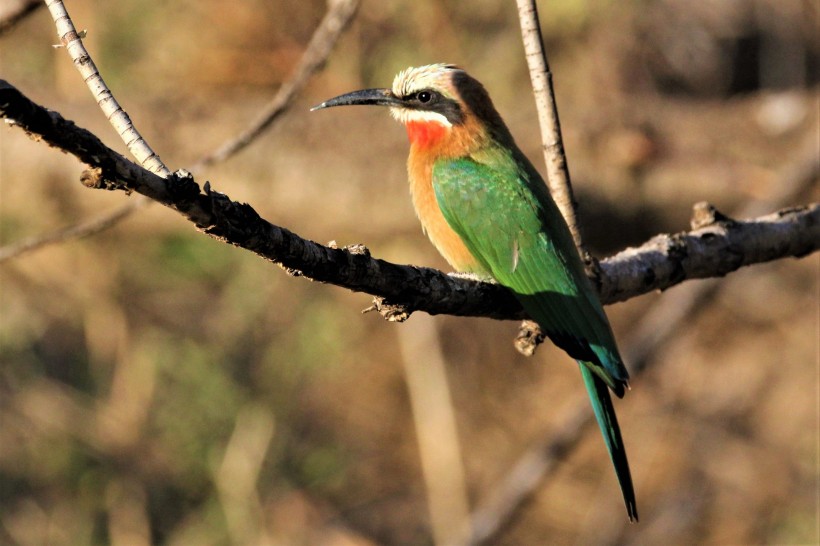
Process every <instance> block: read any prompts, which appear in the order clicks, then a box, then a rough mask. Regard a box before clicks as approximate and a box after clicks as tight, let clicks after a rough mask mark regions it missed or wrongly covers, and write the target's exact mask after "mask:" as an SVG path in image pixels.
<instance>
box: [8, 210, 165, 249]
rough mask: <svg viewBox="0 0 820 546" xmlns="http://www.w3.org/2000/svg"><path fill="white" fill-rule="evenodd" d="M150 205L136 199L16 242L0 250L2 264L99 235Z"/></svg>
mask: <svg viewBox="0 0 820 546" xmlns="http://www.w3.org/2000/svg"><path fill="white" fill-rule="evenodd" d="M150 203H151V200H150V199H143V198H140V199H134V200H133V201H129V202H128V203H126V204H125V205H123V206H121V207H119V208H117V209H114V210H113V211H111V212H109V213H106V214H104V215H102V216H99V217H97V218H92V219H91V220H88V221H85V222H81V223H79V224H73V225H70V226H67V227H64V228H61V229H58V230H55V231H52V232H49V233H46V234H40V235H35V236H33V237H28V238H26V239H22V240H20V241H16V242H15V243H12V244H9V245H6V246H4V247H2V248H0V263H3V262H5V261H6V260H10V259H12V258H16V257H17V256H19V255H21V254H25V253H26V252H31V251H32V250H37V249H38V248H41V247H44V246H47V245H52V244H55V243H62V242H65V241H69V240H71V239H81V238H83V237H88V236H89V235H93V234H95V233H99V232H100V231H103V230H105V229H108V228H109V227H111V226H113V225H116V224H118V223H120V221H121V220H123V219H125V218H127V217H128V216H130V215H131V213H132V212H134V211H137V210H139V209H141V208H143V207H145V206H147V205H149V204H150Z"/></svg>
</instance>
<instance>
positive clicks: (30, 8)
mask: <svg viewBox="0 0 820 546" xmlns="http://www.w3.org/2000/svg"><path fill="white" fill-rule="evenodd" d="M42 5H43V3H42V2H41V1H40V0H17V1H16V2H14V1H12V2H6V3H5V4H3V5H2V6H0V36H3V35H4V34H5V33H6V32H8V31H10V30H11V29H13V28H14V27H15V26H17V23H19V22H20V21H22V20H23V19H25V18H26V17H27V16H28V15H30V14H32V13H34V11H35V10H36V9H37V8H39V7H42Z"/></svg>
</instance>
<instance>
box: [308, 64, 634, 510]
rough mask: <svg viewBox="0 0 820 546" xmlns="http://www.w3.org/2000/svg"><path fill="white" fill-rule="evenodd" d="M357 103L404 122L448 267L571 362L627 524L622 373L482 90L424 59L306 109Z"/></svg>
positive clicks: (591, 295)
mask: <svg viewBox="0 0 820 546" xmlns="http://www.w3.org/2000/svg"><path fill="white" fill-rule="evenodd" d="M355 104H365V105H367V104H371V105H382V106H387V107H389V108H390V113H391V114H392V115H393V117H394V118H395V119H397V120H398V121H400V122H401V123H403V124H404V125H405V127H406V128H407V135H408V137H409V139H410V157H409V159H408V162H407V170H408V173H409V178H410V193H411V194H412V198H413V205H414V206H415V208H416V213H417V214H418V217H419V220H421V224H422V227H423V228H424V231H425V232H426V233H427V236H428V237H429V238H430V240H431V241H432V243H433V245H435V247H436V248H437V249H438V251H439V252H440V253H441V254H442V255H443V256H444V258H445V259H446V260H447V261H448V262H449V263H450V265H452V266H453V267H454V268H455V269H456V270H458V271H461V272H472V273H476V274H478V275H481V276H491V277H492V278H494V279H495V280H496V281H497V282H498V283H499V284H501V285H503V286H505V287H506V288H508V289H509V290H511V291H512V292H513V293H514V294H515V296H516V297H517V298H518V300H519V301H520V302H521V305H522V306H523V308H524V310H525V311H526V312H527V313H528V314H529V315H530V316H531V317H532V318H533V319H534V320H535V321H536V322H537V323H538V324H539V326H540V327H541V328H542V330H543V331H544V332H545V333H546V334H547V335H548V336H549V338H550V339H551V340H552V341H553V343H555V344H556V345H557V346H558V347H560V348H562V349H563V350H565V351H566V352H567V353H568V354H569V355H570V356H571V357H572V358H574V359H576V360H577V361H578V364H579V366H580V369H581V376H582V377H583V379H584V385H585V386H586V389H587V392H588V393H589V398H590V401H591V402H592V409H593V411H594V413H595V418H596V419H597V421H598V425H599V426H600V428H601V432H602V433H603V436H604V441H605V442H606V447H607V449H608V451H609V455H610V458H611V459H612V463H613V464H614V466H615V473H616V474H617V477H618V481H619V483H620V486H621V491H622V493H623V496H624V502H625V503H626V510H627V513H628V515H629V519H630V521H637V520H638V511H637V506H636V503H635V492H634V490H633V487H632V478H631V476H630V473H629V464H628V463H627V459H626V450H625V449H624V445H623V441H622V439H621V431H620V428H619V427H618V421H617V419H616V417H615V409H614V407H613V406H612V399H611V397H610V394H609V389H611V390H612V392H614V393H615V394H616V395H617V396H618V397H619V398H620V397H623V395H624V388H625V387H627V386H628V385H627V380H628V378H629V375H628V374H627V371H626V368H625V367H624V364H623V361H622V360H621V356H620V355H619V354H618V348H617V346H616V343H615V338H614V336H613V334H612V329H611V328H610V326H609V321H608V320H607V318H606V315H605V314H604V310H603V307H602V306H601V302H600V300H599V299H598V295H597V294H596V292H595V290H594V289H593V288H592V285H591V284H590V282H589V280H588V279H587V277H586V275H585V273H584V266H583V263H582V261H581V258H580V256H579V254H578V250H577V249H576V247H575V244H574V242H573V239H572V236H571V235H570V231H569V228H568V227H567V225H566V223H565V221H564V219H563V217H562V216H561V213H560V212H559V211H558V207H557V206H556V205H555V202H554V201H553V200H552V198H551V197H550V194H549V191H548V190H547V187H546V185H545V184H544V181H543V180H542V179H541V176H540V175H539V174H538V171H536V170H535V167H533V165H532V163H530V161H529V160H528V159H527V157H526V156H525V155H524V154H523V153H522V152H521V150H519V149H518V146H516V144H515V141H514V140H513V137H512V135H511V134H510V131H509V129H507V126H506V125H505V124H504V121H502V119H501V116H499V114H498V112H497V111H496V109H495V107H494V106H493V103H492V100H490V97H489V95H488V94H487V91H486V90H485V89H484V86H483V85H481V83H480V82H478V81H477V80H476V79H474V78H472V77H471V76H469V75H468V74H467V73H466V72H465V71H463V70H461V69H460V68H458V67H456V66H454V65H450V64H434V65H429V66H422V67H418V68H408V69H406V70H404V71H402V72H400V73H399V74H398V75H397V76H396V78H395V79H394V80H393V88H392V89H364V90H361V91H354V92H352V93H348V94H345V95H341V96H338V97H336V98H333V99H330V100H328V101H325V102H323V103H322V104H319V105H318V106H315V107H314V108H313V110H318V109H321V108H329V107H331V106H343V105H355Z"/></svg>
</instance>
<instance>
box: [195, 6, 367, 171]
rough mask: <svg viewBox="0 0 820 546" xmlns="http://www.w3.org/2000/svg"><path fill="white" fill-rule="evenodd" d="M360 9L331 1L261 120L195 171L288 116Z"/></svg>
mask: <svg viewBox="0 0 820 546" xmlns="http://www.w3.org/2000/svg"><path fill="white" fill-rule="evenodd" d="M358 8H359V0H332V1H331V2H328V10H327V12H326V13H325V16H324V18H322V22H321V23H320V24H319V26H318V27H317V28H316V31H315V32H314V33H313V37H312V38H311V39H310V43H309V44H308V46H307V49H305V52H304V53H303V54H302V58H301V59H299V64H298V65H297V66H296V69H295V70H294V71H293V75H292V76H291V77H290V78H289V79H288V80H287V81H286V82H285V83H283V84H282V86H281V87H279V90H278V91H277V92H276V95H274V97H273V99H271V101H270V102H269V103H268V104H267V106H265V108H264V109H263V110H262V113H261V114H260V115H259V117H257V119H256V120H254V121H253V122H251V124H250V125H249V126H248V127H247V128H246V129H245V130H244V131H242V132H241V133H239V134H238V135H236V136H235V137H234V138H232V139H230V140H228V141H226V142H225V143H224V144H222V145H221V146H220V147H219V148H217V149H216V150H214V151H213V152H211V153H209V154H207V155H205V156H204V157H203V158H202V159H200V160H199V161H197V162H196V164H195V165H194V166H193V167H192V168H191V170H192V171H197V170H199V169H200V168H202V167H207V166H208V165H212V164H214V163H217V162H219V161H224V160H226V159H228V158H229V157H231V156H232V155H234V154H236V153H238V152H240V151H242V150H243V149H244V148H245V147H247V146H248V145H249V144H250V143H251V142H253V141H254V140H256V138H257V137H259V135H261V134H262V133H263V132H264V131H265V130H266V129H268V128H269V127H270V126H271V124H272V123H273V122H274V121H276V119H277V118H278V117H279V116H281V115H282V114H283V113H285V111H287V109H288V107H289V106H290V104H291V102H292V101H293V98H294V97H295V96H296V95H297V93H299V92H300V91H301V90H302V89H303V88H304V87H305V84H306V83H307V81H308V79H310V77H311V76H312V75H313V74H314V73H315V72H316V71H317V70H318V69H319V68H321V67H322V65H323V64H324V63H325V61H326V60H327V58H328V56H329V55H330V52H331V51H333V46H335V45H336V42H337V41H338V40H339V37H340V36H341V35H342V32H344V30H345V29H346V28H347V26H348V25H349V24H350V21H352V20H353V16H354V15H355V14H356V10H357V9H358Z"/></svg>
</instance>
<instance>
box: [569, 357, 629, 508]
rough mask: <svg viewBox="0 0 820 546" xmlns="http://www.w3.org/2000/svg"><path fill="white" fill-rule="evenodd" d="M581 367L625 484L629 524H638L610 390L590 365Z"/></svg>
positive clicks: (616, 470)
mask: <svg viewBox="0 0 820 546" xmlns="http://www.w3.org/2000/svg"><path fill="white" fill-rule="evenodd" d="M578 364H579V365H580V367H581V375H582V376H583V378H584V385H585V386H586V388H587V393H588V394H589V400H590V402H591V403H592V410H593V412H594V413H595V419H596V420H597V421H598V426H599V427H601V433H602V434H603V435H604V442H605V443H606V448H607V451H609V457H610V459H612V464H613V465H614V466H615V474H616V475H617V476H618V483H620V485H621V492H622V493H623V496H624V503H625V504H626V511H627V514H628V515H629V521H631V522H633V523H636V522H637V521H638V505H637V503H636V501H635V490H634V488H633V487H632V476H631V475H630V473H629V462H628V461H627V460H626V449H624V442H623V440H622V439H621V429H620V427H618V419H617V418H616V417H615V408H614V406H613V405H612V397H611V396H610V394H609V388H608V387H607V386H606V383H604V382H603V381H602V380H601V379H599V378H598V377H597V376H596V375H595V374H594V373H593V372H592V371H591V370H590V369H589V367H588V366H587V365H586V364H584V363H583V362H582V361H580V360H579V361H578Z"/></svg>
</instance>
